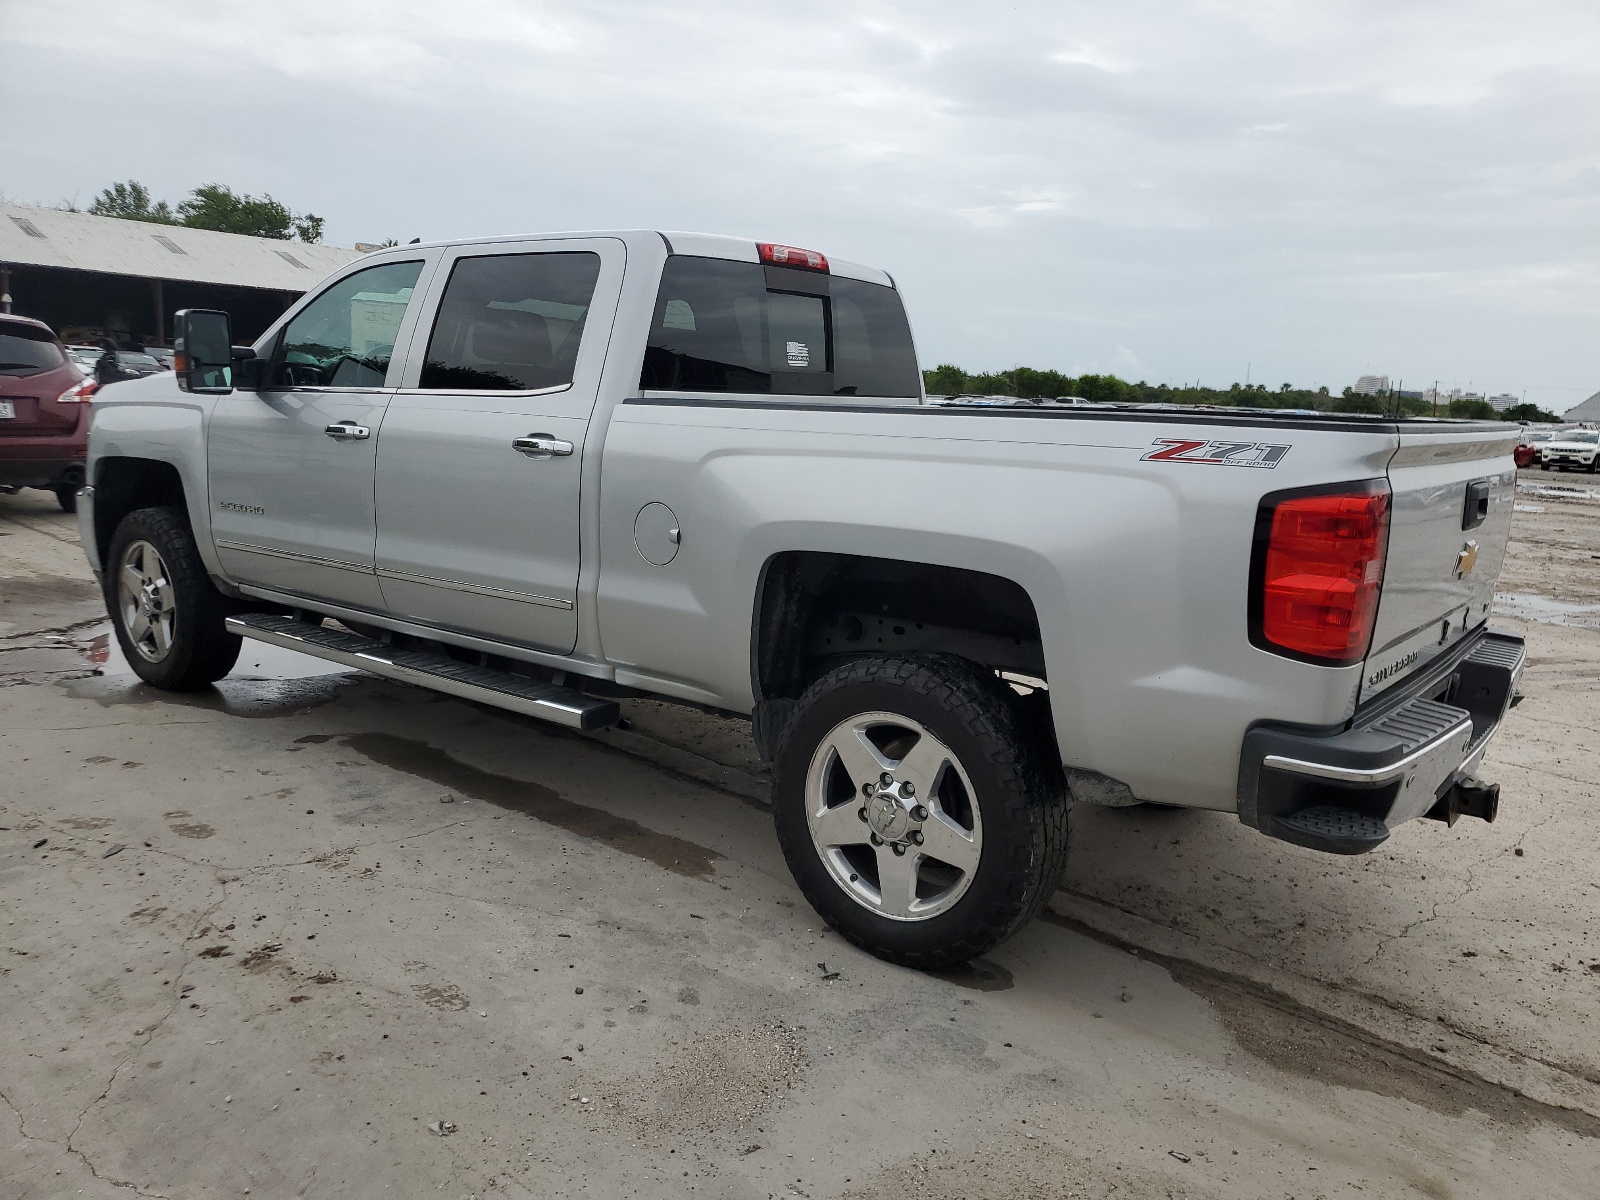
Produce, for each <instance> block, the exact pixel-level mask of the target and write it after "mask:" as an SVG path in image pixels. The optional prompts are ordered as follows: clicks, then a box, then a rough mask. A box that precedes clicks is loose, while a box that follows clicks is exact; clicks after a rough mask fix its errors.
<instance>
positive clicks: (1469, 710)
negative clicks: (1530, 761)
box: [80, 232, 1524, 967]
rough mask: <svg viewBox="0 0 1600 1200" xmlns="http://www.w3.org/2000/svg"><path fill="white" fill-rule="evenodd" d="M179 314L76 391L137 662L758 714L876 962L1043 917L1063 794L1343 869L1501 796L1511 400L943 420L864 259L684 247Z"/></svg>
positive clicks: (511, 263)
mask: <svg viewBox="0 0 1600 1200" xmlns="http://www.w3.org/2000/svg"><path fill="white" fill-rule="evenodd" d="M176 333H177V342H176V344H177V346H178V347H179V354H178V360H177V362H176V364H175V367H176V369H175V371H174V372H173V373H169V374H163V375H159V376H154V377H151V378H148V379H142V380H137V381H132V382H125V383H117V384H113V385H111V386H109V387H106V388H104V389H103V390H102V391H101V392H100V393H99V394H98V395H97V396H96V397H95V398H94V404H93V425H92V430H91V433H90V449H89V460H88V471H89V475H88V483H87V486H86V487H85V488H84V491H83V495H82V497H81V499H82V503H81V507H80V522H81V529H82V534H83V545H84V547H85V548H86V550H87V553H88V555H89V558H90V562H91V563H92V565H93V566H94V568H95V570H96V572H97V573H98V574H99V575H100V577H101V579H102V581H103V584H104V590H105V596H106V602H107V606H108V608H109V611H110V614H111V618H112V621H113V623H114V625H115V629H116V636H117V639H118V642H119V644H120V645H121V648H122V652H123V654H124V655H126V657H127V660H128V662H129V663H130V664H131V665H132V667H133V669H134V670H135V671H136V672H137V673H138V674H139V675H140V676H141V677H142V678H143V679H144V680H145V681H146V682H147V683H149V684H151V685H153V686H155V687H158V688H168V689H194V688H201V687H205V686H208V685H209V684H210V683H211V682H213V681H214V680H217V679H219V678H221V677H222V676H224V675H226V674H227V673H228V671H229V670H230V669H231V668H232V667H233V665H234V662H235V659H236V657H237V655H238V653H239V648H240V639H241V638H255V639H258V640H260V641H263V642H267V643H271V644H274V645H277V646H283V647H289V648H292V649H294V650H298V651H301V652H303V653H306V654H310V655H314V656H316V657H318V658H322V659H326V660H328V661H329V662H332V663H335V664H342V665H344V666H346V667H350V668H358V669H360V670H364V671H369V672H373V673H375V674H377V675H380V676H386V677H388V678H390V679H396V680H403V681H405V682H407V683H411V684H416V685H420V686H422V687H428V688H434V689H437V690H439V691H441V692H445V693H448V694H450V695H453V696H457V697H463V698H466V699H468V700H472V701H476V702H480V703H484V704H489V705H496V706H499V707H501V708H505V709H510V710H514V711H516V712H519V713H523V714H528V715H531V716H534V717H539V718H543V719H545V720H549V721H553V722H556V723H558V724H562V725H566V726H570V727H575V728H578V729H585V730H593V729H598V728H602V727H605V726H607V725H610V724H613V723H615V722H617V721H618V720H619V719H620V715H621V714H620V709H619V701H620V700H623V699H625V698H629V697H651V698H655V699H659V700H667V701H673V702H677V703H680V704H684V705H690V706H693V707H696V708H699V709H702V710H706V711H709V712H712V713H717V714H723V715H734V716H737V717H740V718H748V719H749V720H750V722H751V728H752V734H753V737H754V739H755V743H756V745H757V748H758V749H759V752H760V754H761V756H762V758H763V760H764V761H767V762H769V763H770V764H771V770H772V774H773V780H774V783H773V808H774V812H775V821H776V826H777V836H778V839H779V841H780V843H781V845H782V849H783V852H784V854H785V855H786V857H787V861H788V863H789V866H790V868H791V869H792V871H793V873H794V876H795V879H796V880H797V881H798V883H799V886H800V888H801V890H802V891H803V892H804V894H805V896H806V897H807V899H808V900H809V901H810V902H811V903H812V904H813V905H814V906H815V907H816V909H817V911H818V912H819V913H820V914H821V915H822V916H823V917H824V918H825V919H826V920H827V921H828V922H829V923H830V924H831V925H833V926H834V927H835V928H836V929H838V930H839V931H840V932H841V933H842V934H843V935H844V936H846V937H848V938H849V939H850V940H851V941H853V942H854V943H856V944H857V945H859V946H861V947H863V948H865V949H867V950H869V951H871V952H872V953H875V954H878V955H880V956H882V957H884V958H886V959H889V960H891V961H894V962H898V963H902V964H907V965H911V966H919V967H933V966H941V965H950V964H954V963H957V962H960V961H962V960H965V959H967V958H969V957H971V956H973V955H976V954H979V953H982V952H983V951H985V950H987V949H988V948H990V947H991V946H993V945H995V944H996V943H997V942H999V941H1000V940H1001V939H1003V938H1005V937H1006V936H1008V935H1009V934H1010V933H1012V932H1013V931H1014V930H1016V929H1017V928H1019V927H1020V926H1021V925H1022V924H1023V923H1024V922H1026V921H1027V920H1028V919H1029V918H1030V917H1031V916H1032V915H1033V914H1035V913H1036V912H1037V911H1038V910H1039V908H1040V906H1041V905H1042V904H1043V903H1044V902H1045V900H1046V899H1047V898H1048V896H1049V895H1050V893H1051V892H1052V891H1053V890H1054V888H1055V887H1056V886H1057V884H1058V881H1059V879H1060V876H1061V873H1062V871H1063V868H1064V863H1065V856H1066V851H1067V810H1068V806H1069V804H1070V803H1072V802H1074V801H1075V802H1078V803H1086V804H1102V805H1133V804H1138V803H1158V804H1164V805H1180V806H1187V807H1193V808H1202V809H1213V810H1217V811H1220V812H1226V813H1236V814H1237V815H1238V818H1239V820H1240V821H1242V822H1244V823H1245V824H1246V825H1249V826H1251V827H1252V828H1254V829H1257V830H1259V831H1260V832H1261V833H1262V834H1263V835H1265V836H1267V837H1272V838H1278V839H1282V840H1284V841H1287V842H1292V843H1295V844H1296V845H1298V846H1303V847H1309V848H1311V849H1314V850H1322V851H1328V852H1333V853H1343V854H1351V853H1358V852H1361V851H1365V850H1370V849H1371V848H1373V847H1374V846H1377V845H1378V844H1380V843H1381V842H1383V841H1384V839H1386V838H1387V837H1389V835H1390V833H1391V831H1393V830H1394V829H1395V828H1396V827H1397V826H1399V825H1401V824H1402V823H1404V822H1406V821H1408V820H1411V819H1413V818H1417V817H1432V818H1435V819H1441V820H1446V821H1450V822H1452V823H1453V822H1454V821H1455V820H1456V818H1457V817H1458V816H1461V815H1463V814H1466V815H1471V816H1476V817H1481V818H1485V819H1492V818H1493V817H1494V814H1495V809H1496V806H1497V803H1498V787H1497V786H1496V785H1493V784H1486V783H1484V782H1482V781H1480V780H1479V779H1478V778H1477V777H1476V775H1475V774H1474V771H1475V769H1476V767H1477V766H1478V763H1479V761H1480V760H1481V758H1482V757H1483V754H1484V749H1485V746H1486V744H1487V742H1488V739H1489V737H1490V735H1491V734H1492V733H1493V732H1494V730H1495V728H1496V727H1497V725H1498V724H1499V722H1500V721H1501V719H1502V717H1503V716H1504V714H1505V712H1506V710H1507V709H1508V708H1509V706H1510V705H1511V704H1512V702H1513V701H1514V699H1515V698H1516V695H1517V692H1516V681H1517V678H1518V674H1519V672H1520V670H1521V668H1522V664H1523V658H1524V653H1523V646H1522V642H1521V640H1520V639H1518V638H1516V637H1512V636H1507V635H1505V634H1502V633H1497V632H1494V631H1491V630H1490V629H1489V628H1488V625H1487V621H1488V616H1489V607H1490V601H1491V595H1492V591H1493V587H1494V583H1495V579H1496V576H1497V575H1498V573H1499V569H1500V564H1501V558H1502V556H1503V554H1504V551H1505V546H1506V541H1507V537H1508V533H1509V527H1510V522H1511V514H1512V493H1513V488H1514V468H1513V465H1512V447H1513V445H1514V444H1515V441H1516V438H1515V431H1514V427H1507V426H1502V425H1495V424H1475V423H1471V422H1462V421H1439V420H1391V419H1385V418H1381V417H1369V416H1362V415H1356V414H1331V413H1321V412H1270V411H1253V410H1231V409H1204V408H1194V407H1182V406H1115V405H1105V406H1095V405H1081V404H1074V405H1044V404H1042V405H1034V404H1017V405H995V404H971V403H963V402H961V401H960V400H959V399H957V400H954V401H951V402H943V403H930V402H929V401H928V398H927V397H926V395H925V393H924V390H923V385H922V379H921V375H920V373H919V370H918V365H917V358H916V353H915V350H914V347H913V344H912V337H911V331H910V327H909V324H908V322H907V319H906V315H905V309H904V307H903V305H902V302H901V297H900V294H899V292H898V290H897V288H896V286H895V283H894V280H893V279H891V278H890V276H889V275H887V274H885V273H884V272H882V271H879V270H874V269H872V268H869V267H864V266H859V265H856V264H854V263H848V262H841V261H838V260H836V259H835V260H831V261H830V260H829V259H828V258H826V257H825V256H824V255H822V254H819V253H816V252H814V251H810V250H803V249H799V248H795V247H791V246H783V245H777V244H770V243H758V242H754V241H745V240H741V239H737V238H732V237H721V236H712V235H705V234H680V233H659V232H618V233H600V234H594V233H584V234H560V235H548V236H529V237H517V238H494V239H488V240H476V241H456V242H441V243H438V244H433V245H420V244H419V245H410V246H402V247H398V248H395V249H392V250H388V251H385V252H380V253H377V254H374V255H371V256H369V257H366V258H363V259H360V260H358V261H357V262H355V263H352V264H350V265H349V266H347V267H346V268H344V269H343V270H342V271H341V272H340V273H339V274H337V275H336V276H334V277H332V278H331V279H329V280H328V281H327V282H326V283H324V284H323V285H322V286H320V287H318V288H316V289H314V290H313V291H311V292H310V293H308V294H307V295H306V296H305V297H304V298H303V299H301V300H300V301H299V302H298V303H296V304H295V305H294V306H293V307H292V308H291V309H290V310H289V311H288V312H286V313H285V314H284V315H283V317H282V318H281V319H280V320H279V321H278V322H277V323H276V324H275V325H274V326H273V327H272V328H271V329H269V330H268V331H267V332H266V333H265V334H264V335H263V336H262V337H261V338H260V339H259V340H257V341H256V342H255V344H254V345H252V346H233V345H232V344H231V343H232V338H231V334H230V326H229V322H228V318H227V315H226V314H224V313H219V312H212V311H199V310H194V311H186V312H184V313H181V314H179V317H178V322H177V330H176ZM1508 428H1512V432H1507V429H1508ZM508 736H514V735H513V734H511V733H510V732H509V729H508Z"/></svg>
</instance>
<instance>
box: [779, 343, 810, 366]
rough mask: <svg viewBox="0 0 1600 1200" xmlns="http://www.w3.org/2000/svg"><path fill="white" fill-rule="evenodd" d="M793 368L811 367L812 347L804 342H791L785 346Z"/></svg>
mask: <svg viewBox="0 0 1600 1200" xmlns="http://www.w3.org/2000/svg"><path fill="white" fill-rule="evenodd" d="M785 350H786V351H787V353H788V359H789V365H790V366H791V367H802V368H803V367H809V366H810V365H811V347H809V346H807V345H806V344H805V343H804V342H789V343H788V344H787V345H786V346H785Z"/></svg>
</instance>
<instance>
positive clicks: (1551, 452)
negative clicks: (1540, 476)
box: [1539, 429, 1600, 471]
mask: <svg viewBox="0 0 1600 1200" xmlns="http://www.w3.org/2000/svg"><path fill="white" fill-rule="evenodd" d="M1597 455H1600V430H1594V429H1575V430H1573V431H1572V432H1570V433H1558V434H1556V436H1555V437H1553V438H1551V439H1550V440H1549V441H1548V442H1546V443H1544V445H1542V446H1540V447H1539V467H1540V469H1541V470H1544V471H1548V470H1550V469H1551V468H1552V467H1555V468H1558V469H1560V470H1562V471H1579V470H1582V471H1594V470H1596V469H1597V468H1596V466H1595V461H1596V456H1597Z"/></svg>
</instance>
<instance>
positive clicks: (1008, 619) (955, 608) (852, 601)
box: [750, 550, 1051, 759]
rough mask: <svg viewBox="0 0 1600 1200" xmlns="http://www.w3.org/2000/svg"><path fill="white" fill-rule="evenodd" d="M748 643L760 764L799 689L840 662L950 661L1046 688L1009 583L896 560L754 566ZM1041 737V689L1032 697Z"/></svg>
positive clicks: (1021, 595)
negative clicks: (931, 655) (903, 657)
mask: <svg viewBox="0 0 1600 1200" xmlns="http://www.w3.org/2000/svg"><path fill="white" fill-rule="evenodd" d="M753 607H754V612H753V615H752V621H751V633H750V686H751V694H752V695H753V697H754V699H755V711H754V715H753V720H754V726H755V737H756V744H757V747H758V749H759V750H760V752H761V755H762V757H763V758H764V759H765V758H769V757H770V755H771V751H772V750H773V749H774V747H775V746H776V735H777V733H778V732H779V730H780V729H781V726H782V724H783V721H784V720H785V718H786V717H787V715H788V712H789V711H790V710H791V709H792V707H793V704H794V701H795V700H796V699H798V698H799V696H800V695H801V693H802V692H804V691H805V689H806V687H807V686H808V685H809V684H810V683H811V682H812V681H813V680H815V679H817V678H819V677H820V676H821V675H823V674H824V673H825V672H826V671H827V670H828V669H829V667H830V666H831V665H833V664H836V663H838V662H839V661H841V660H842V659H844V658H848V657H862V656H871V655H878V654H894V653H915V652H936V653H945V654H953V655H955V656H957V657H960V658H964V659H967V660H968V661H971V662H974V663H977V664H978V665H979V666H981V667H984V668H986V669H988V670H993V671H998V672H1004V673H1006V674H1008V675H1012V676H1015V677H1018V678H1019V680H1021V679H1027V680H1037V681H1039V683H1040V684H1047V683H1048V674H1047V671H1046V667H1045V659H1044V646H1043V639H1042V635H1041V632H1040V624H1039V609H1038V606H1037V605H1036V603H1035V601H1034V598H1033V597H1032V596H1031V595H1030V594H1029V592H1028V589H1027V588H1026V587H1025V586H1023V585H1022V584H1021V583H1019V582H1017V581H1016V580H1014V579H1010V578H1007V577H1005V576H1002V575H996V574H991V573H989V572H985V571H977V570H971V569H968V568H964V567H953V566H947V565H942V564H937V563H923V562H914V561H910V560H905V559H890V558H877V557H871V556H866V555H859V554H846V553H834V552H827V551H793V550H791V551H783V552H780V553H777V554H773V555H771V556H770V557H769V558H768V559H767V560H766V561H765V563H763V565H762V568H761V571H760V574H759V576H758V579H757V584H756V591H755V597H754V605H753ZM1032 694H1033V695H1035V696H1037V697H1038V698H1039V699H1038V702H1037V703H1038V704H1039V705H1040V706H1041V707H1042V709H1043V713H1042V716H1043V719H1044V727H1045V728H1050V725H1051V720H1050V716H1049V698H1048V688H1047V687H1043V686H1037V687H1036V688H1035V689H1034V691H1033V693H1032Z"/></svg>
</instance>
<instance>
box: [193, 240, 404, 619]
mask: <svg viewBox="0 0 1600 1200" xmlns="http://www.w3.org/2000/svg"><path fill="white" fill-rule="evenodd" d="M424 265H425V260H424V259H420V258H419V259H417V260H415V261H411V262H396V263H384V264H382V265H380V266H374V267H368V268H366V269H364V270H360V271H356V272H354V273H353V274H350V275H346V276H345V277H344V278H343V279H340V280H338V281H337V282H335V283H333V284H332V285H330V286H329V287H328V288H327V289H326V290H325V291H323V292H322V293H321V295H319V296H317V297H316V298H315V299H313V300H312V301H311V302H310V303H309V304H308V305H306V306H305V307H304V308H303V309H301V310H300V312H299V313H297V314H296V315H295V316H294V317H293V318H292V319H291V320H290V321H289V323H288V325H286V326H285V327H284V329H283V332H282V334H281V335H280V336H279V337H278V338H277V339H276V344H275V348H274V349H273V351H272V357H271V361H270V362H269V363H268V364H267V367H266V372H267V378H266V383H265V385H264V386H263V387H262V388H261V390H260V391H254V392H251V391H235V392H233V393H232V394H231V395H227V396H222V397H220V398H219V399H218V401H217V406H216V409H215V410H214V411H213V413H212V416H211V422H210V428H209V432H208V434H207V458H208V465H209V468H210V483H211V530H212V535H213V537H214V538H215V540H216V547H217V555H218V557H219V558H220V559H221V561H222V565H223V567H224V569H226V571H227V572H228V574H229V576H230V577H231V578H233V579H235V580H237V581H239V582H240V583H246V584H254V585H256V586H258V587H263V588H270V589H272V590H274V591H279V592H287V593H291V594H294V595H301V596H307V597H312V598H317V599H324V600H333V601H336V602H339V603H341V604H351V605H355V606H358V607H361V608H373V609H378V608H382V607H383V595H382V592H381V591H380V590H379V588H378V581H377V577H376V575H375V574H374V571H373V562H372V553H373V543H374V541H375V539H376V536H377V533H376V530H377V526H376V522H375V520H374V517H373V502H372V486H373V478H374V474H375V463H376V459H377V446H378V430H379V429H380V428H381V427H382V424H383V416H384V410H385V409H386V407H387V406H388V403H389V396H390V394H391V392H392V389H391V388H389V387H388V386H386V384H387V382H388V380H387V375H388V371H389V369H390V365H391V360H392V358H393V355H394V346H395V343H396V341H397V340H398V339H399V338H400V337H401V336H402V334H403V333H405V332H408V331H409V327H408V326H407V325H406V317H407V312H408V310H409V309H410V308H411V302H412V297H413V294H414V292H415V290H416V286H417V281H418V278H419V277H420V275H421V273H422V269H423V266H424Z"/></svg>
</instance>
